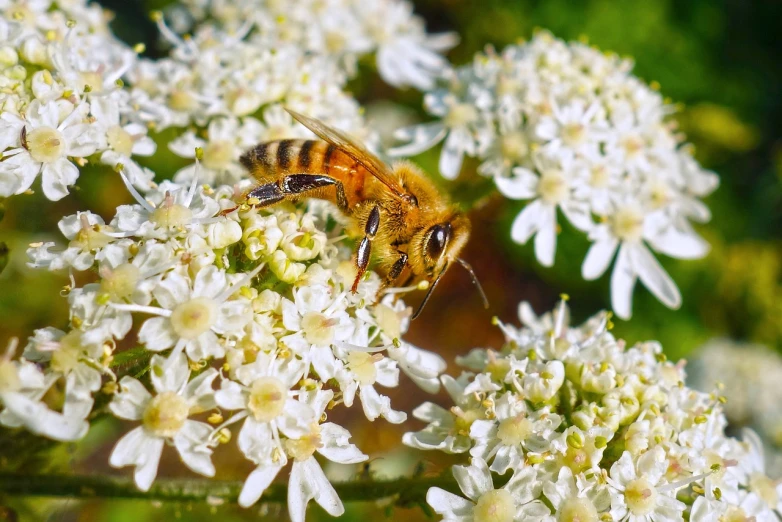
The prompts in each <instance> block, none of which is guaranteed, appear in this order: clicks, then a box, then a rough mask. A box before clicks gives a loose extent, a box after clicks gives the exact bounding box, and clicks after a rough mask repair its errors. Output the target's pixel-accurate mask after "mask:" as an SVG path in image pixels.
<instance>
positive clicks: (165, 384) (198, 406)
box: [109, 354, 217, 491]
mask: <svg viewBox="0 0 782 522" xmlns="http://www.w3.org/2000/svg"><path fill="white" fill-rule="evenodd" d="M215 377H217V371H216V370H214V369H213V368H209V369H207V370H206V371H204V372H203V373H201V374H199V375H198V376H197V377H194V378H193V379H190V368H189V367H188V364H187V359H186V358H185V356H184V355H182V354H175V355H174V356H173V357H172V358H171V359H169V360H166V359H163V358H162V357H160V356H158V355H155V356H154V357H152V362H151V371H150V379H151V381H152V386H153V387H154V388H155V392H156V394H155V395H154V396H153V395H152V394H150V393H149V392H148V391H147V390H146V388H144V385H143V384H141V383H140V382H139V381H138V380H136V379H134V378H133V377H129V376H125V377H123V378H122V380H121V381H120V383H119V386H120V391H119V392H118V393H117V394H116V395H115V397H114V399H113V400H112V401H111V404H109V409H110V410H111V412H112V413H113V414H114V415H116V416H117V417H120V418H122V419H127V420H135V421H141V425H140V426H138V427H137V428H135V429H133V430H132V431H130V432H129V433H127V434H126V435H125V436H124V437H122V438H121V439H120V440H119V441H118V442H117V445H116V446H114V450H113V451H112V452H111V457H110V458H109V463H110V464H111V465H112V466H114V467H117V468H119V467H122V466H135V467H136V469H135V472H134V475H133V478H134V480H135V482H136V486H138V488H139V489H140V490H142V491H147V490H149V488H150V486H152V483H153V482H154V480H155V476H157V469H158V463H159V462H160V455H161V453H162V451H163V446H164V445H165V444H166V443H167V442H168V443H173V445H174V447H175V448H176V449H177V452H178V453H179V456H180V457H181V458H182V462H184V463H185V465H187V467H189V468H190V469H192V470H193V471H195V472H196V473H200V474H202V475H206V476H207V477H211V476H214V473H215V469H214V465H213V464H212V460H211V455H212V449H211V448H210V447H209V445H208V440H209V435H210V434H211V433H212V428H211V427H209V425H208V424H205V423H203V422H198V421H194V420H190V419H189V417H190V415H192V414H193V413H198V412H201V411H205V410H208V409H210V408H213V407H214V391H213V390H212V381H213V380H214V378H215Z"/></svg>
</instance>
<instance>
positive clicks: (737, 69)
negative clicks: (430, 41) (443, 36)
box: [0, 0, 782, 522]
mask: <svg viewBox="0 0 782 522" xmlns="http://www.w3.org/2000/svg"><path fill="white" fill-rule="evenodd" d="M100 3H101V4H103V5H104V6H106V7H107V8H109V9H112V10H113V11H115V13H116V18H115V20H114V22H113V28H114V30H115V31H116V33H117V34H118V35H119V36H120V37H121V38H123V39H125V40H126V41H128V42H130V43H136V42H144V43H146V46H147V54H148V55H149V56H152V57H154V56H157V55H159V54H160V53H161V51H160V50H159V48H158V47H157V43H156V29H155V27H154V25H152V23H151V22H149V19H148V13H149V11H150V10H152V9H160V8H162V7H165V5H166V4H167V3H168V2H166V1H161V0H149V1H129V0H105V1H103V2H100ZM415 5H416V11H417V12H418V13H419V14H421V15H423V16H424V17H425V18H426V20H427V24H428V28H429V29H430V30H431V31H434V32H437V31H445V30H453V31H456V32H457V33H458V34H459V35H460V36H461V43H460V45H459V46H458V47H456V48H455V49H454V50H453V51H452V52H451V53H450V56H449V58H450V59H451V60H452V61H453V62H454V63H456V64H462V63H466V62H468V61H469V60H470V59H471V57H472V56H473V54H474V53H475V52H477V51H480V50H482V49H483V48H484V46H485V45H487V44H492V45H494V46H496V47H497V48H501V47H503V46H504V45H506V44H509V43H514V42H516V41H518V40H519V39H524V38H528V37H529V36H530V35H531V34H532V31H533V30H534V28H536V27H542V28H546V29H549V30H551V31H552V32H553V33H554V34H555V35H556V36H559V37H562V38H565V39H578V38H586V39H587V40H588V41H589V42H590V43H592V44H594V45H596V46H598V47H599V48H601V49H603V50H610V51H615V52H617V53H619V54H621V55H627V56H631V57H633V58H634V59H635V62H636V68H635V73H636V74H637V75H638V76H640V77H642V78H643V79H645V80H647V81H653V80H654V81H657V82H659V83H660V84H661V86H662V92H663V93H664V94H665V95H666V96H668V97H670V98H671V99H672V100H674V101H675V102H681V103H682V110H681V111H680V112H679V113H678V114H677V118H678V120H679V122H680V125H681V128H682V129H683V130H684V131H685V132H686V133H687V135H688V139H689V140H690V141H691V142H692V143H693V144H695V146H696V156H697V158H698V159H699V161H700V162H701V163H702V164H703V165H704V166H705V167H707V168H709V169H713V170H715V171H716V172H718V173H719V174H720V178H721V186H720V188H719V189H718V190H717V191H716V192H715V194H713V195H712V196H711V197H709V198H708V199H707V201H706V203H707V204H708V206H709V207H710V208H711V211H712V213H713V220H712V222H711V223H709V224H707V225H705V226H702V227H700V228H699V230H700V232H701V233H702V234H703V235H704V236H705V237H706V238H707V239H708V240H709V242H710V243H711V245H712V252H711V253H710V255H709V256H708V257H707V258H705V259H703V260H700V261H676V260H672V259H668V258H664V257H663V256H660V259H661V262H662V264H663V266H664V267H665V268H666V270H668V271H669V273H670V274H671V276H672V277H673V279H674V280H675V281H676V283H677V284H678V286H679V288H680V290H681V292H682V295H683V298H684V304H683V306H682V308H681V309H680V310H676V311H672V310H668V309H667V308H665V307H664V306H663V305H662V304H660V303H659V302H657V301H656V300H655V299H654V298H653V297H652V296H651V295H650V294H649V293H648V292H647V291H646V290H645V289H643V288H641V287H639V288H637V290H636V292H635V297H634V303H633V307H634V313H633V319H632V320H631V321H628V322H624V321H619V320H617V321H615V322H616V329H615V332H616V334H617V335H618V336H620V337H623V338H625V339H627V340H628V342H631V343H632V342H635V341H638V340H646V339H657V340H659V341H661V342H662V343H663V346H664V347H665V350H666V352H667V354H668V356H669V357H671V358H674V359H678V358H682V357H687V356H688V354H690V353H691V352H692V351H693V350H694V349H696V348H697V347H698V346H699V345H701V344H702V343H703V342H704V341H706V340H707V339H709V338H712V337H715V336H727V337H732V338H735V339H742V340H749V341H753V342H758V343H763V344H766V345H767V346H770V347H771V348H773V349H775V350H777V351H782V299H780V297H782V292H780V290H781V289H782V190H780V189H781V188H782V133H780V130H781V129H780V127H782V103H780V100H781V98H782V97H781V96H780V94H782V59H780V57H782V40H780V39H779V37H778V31H779V21H780V20H782V3H780V2H778V1H766V2H763V1H755V2H749V1H742V0H723V1H715V0H690V1H688V2H680V1H674V0H645V1H609V0H541V1H533V0H483V1H481V2H474V1H468V0H420V1H417V2H415ZM362 68H363V69H362V76H361V78H360V80H357V81H355V82H354V83H352V84H351V89H352V90H353V92H354V93H355V94H356V96H357V98H358V99H359V100H360V101H361V103H362V104H364V105H367V106H369V107H370V108H371V107H372V105H373V104H374V103H375V102H376V101H378V100H391V101H393V102H395V103H398V104H401V105H404V106H407V107H409V108H410V109H411V110H412V111H414V114H416V115H417V117H419V118H421V119H426V116H425V115H424V114H423V113H422V112H421V95H420V93H417V92H415V91H412V90H410V91H397V90H395V89H392V88H390V87H388V86H386V85H385V84H384V83H383V82H382V81H381V80H380V79H379V78H378V77H377V75H376V74H374V72H373V71H372V70H371V64H369V63H368V64H366V65H362ZM164 149H165V147H162V148H161V151H160V153H159V154H158V155H157V156H158V157H157V159H156V160H155V162H154V163H150V164H149V165H150V166H151V167H152V168H154V169H155V170H156V171H157V172H158V175H164V174H165V173H166V172H168V173H173V172H175V171H176V170H177V169H178V168H179V167H180V166H181V165H183V164H184V163H182V161H181V160H179V159H177V158H175V157H174V156H173V155H170V154H168V153H165V152H164ZM418 160H419V161H420V162H421V163H422V164H423V165H424V166H425V167H427V168H428V169H429V171H430V172H435V171H436V162H437V151H433V152H431V153H427V154H425V155H424V156H422V157H420V158H418ZM476 166H477V164H475V163H470V162H468V163H467V164H466V166H465V170H464V171H463V172H462V175H461V177H460V178H459V180H458V181H457V182H455V183H453V184H445V183H443V188H444V190H447V191H449V192H452V193H453V194H456V195H457V198H458V196H459V195H460V194H464V193H466V192H467V188H469V189H470V191H474V190H475V186H476V184H480V183H482V181H481V180H480V179H478V177H477V175H476V174H475V171H474V170H475V167H476ZM487 193H488V191H487ZM129 201H130V198H129V196H128V194H127V193H126V191H125V190H124V189H123V187H122V185H121V184H120V183H119V181H118V179H117V177H116V175H114V174H113V173H112V172H111V171H109V170H104V169H101V168H99V167H94V168H91V170H88V171H87V172H85V173H84V174H83V175H82V177H81V178H80V180H79V187H78V190H77V191H75V192H74V194H73V197H70V198H66V199H65V200H63V201H60V202H57V203H50V202H48V201H45V200H44V199H43V198H42V196H41V195H38V194H36V195H33V196H19V197H16V198H14V199H12V200H10V201H7V202H6V204H5V205H6V208H5V218H4V219H3V220H2V222H0V241H4V242H6V243H7V244H8V246H9V247H10V249H11V253H10V259H9V262H8V267H7V268H6V269H5V271H4V272H3V273H2V274H0V317H2V318H3V319H2V322H1V323H0V343H2V345H5V342H6V340H7V339H8V338H9V337H11V336H19V337H21V338H25V337H26V336H28V335H30V333H31V332H32V330H33V329H35V328H40V327H43V326H48V325H53V326H63V325H65V323H66V321H67V306H66V303H65V299H63V298H61V297H60V296H59V291H60V289H61V287H62V286H63V285H65V284H67V279H66V277H65V276H64V275H62V274H49V273H45V272H39V271H31V270H29V269H27V268H26V267H25V262H26V257H25V254H24V250H25V248H26V245H27V244H28V243H30V242H32V241H40V240H42V239H45V238H56V237H57V235H56V223H57V221H58V219H59V218H60V217H61V216H63V215H66V214H70V213H73V212H75V211H76V210H81V209H91V210H93V211H95V212H97V213H99V214H101V215H103V216H104V218H106V219H109V218H110V217H111V216H112V215H113V210H114V209H115V208H116V206H117V205H118V204H120V203H124V202H129ZM520 208H521V204H518V203H516V202H510V201H507V200H503V199H501V198H499V197H497V196H491V195H487V196H486V197H483V198H481V199H480V200H479V201H478V206H477V208H476V209H475V210H474V211H473V214H472V217H473V220H474V228H475V229H476V230H477V231H478V233H476V234H475V236H476V237H474V238H473V241H472V242H471V244H470V245H469V247H468V250H467V252H466V253H465V258H466V259H468V260H469V261H470V262H471V263H472V264H473V266H474V268H475V271H476V272H477V274H478V276H479V278H480V279H481V282H482V283H483V285H484V287H485V288H486V291H487V294H488V296H489V299H490V301H491V305H492V306H491V309H490V310H489V311H488V312H487V311H485V310H483V308H482V307H481V304H480V300H479V299H478V296H477V294H476V293H475V291H474V289H473V288H472V286H471V285H470V282H469V279H468V278H467V276H466V274H464V273H462V272H461V271H457V270H452V271H450V272H449V274H448V275H447V277H446V278H445V279H444V281H443V283H442V285H441V287H440V288H438V291H437V292H436V293H435V294H434V296H433V298H432V300H431V301H430V303H429V305H428V306H427V309H426V310H425V312H424V313H423V314H422V316H421V318H420V319H419V320H418V321H416V322H415V323H414V324H413V325H412V326H411V329H410V332H409V334H408V336H407V339H408V340H410V341H411V342H413V343H416V344H418V345H419V346H422V347H424V348H427V349H431V350H436V351H438V352H440V353H442V354H443V355H444V356H445V357H446V359H448V360H452V359H453V357H454V356H455V355H458V354H464V353H465V352H466V351H467V350H469V349H470V348H472V347H475V346H494V347H499V345H500V344H501V342H502V337H501V335H500V333H499V331H498V330H497V329H496V328H495V327H493V326H491V324H490V319H491V316H492V315H497V316H499V317H500V318H501V319H503V320H505V321H508V322H512V323H517V322H518V319H517V315H516V306H517V304H518V302H519V301H521V300H528V301H530V302H531V303H532V305H533V306H534V308H535V309H536V310H537V311H538V312H543V311H546V310H549V309H550V308H552V307H553V305H554V304H555V302H556V300H557V299H558V296H559V294H560V293H562V292H566V293H568V294H569V295H570V297H571V305H572V309H573V314H574V316H575V320H576V321H580V320H582V319H585V318H586V317H588V316H589V315H592V314H593V313H595V312H597V311H599V310H601V309H603V308H607V307H609V305H610V300H609V285H608V275H607V274H606V275H605V276H604V277H603V278H601V279H600V280H598V281H596V282H585V281H583V280H582V279H581V276H580V266H581V263H582V261H583V258H584V255H585V253H586V250H587V247H588V242H587V241H586V239H585V238H584V237H583V235H581V234H579V233H576V232H574V231H572V230H568V229H565V230H564V231H563V233H562V235H561V237H560V242H559V248H558V250H557V258H556V263H555V265H554V267H553V268H551V269H545V268H543V267H541V266H540V265H539V264H538V263H537V262H536V261H535V259H534V255H533V253H532V245H531V244H530V245H527V246H525V247H520V246H518V245H514V244H512V243H511V242H510V239H509V230H510V223H511V221H512V219H513V217H514V216H515V215H516V214H517V213H518V211H519V210H520ZM478 236H479V237H480V239H478ZM416 298H417V297H416ZM413 299H414V297H411V298H410V300H411V301H412V300H413ZM451 370H452V371H457V370H456V368H455V367H451ZM405 388H408V389H409V386H408V383H403V386H402V388H400V389H398V390H395V391H396V393H392V394H391V397H392V402H393V404H394V405H395V407H397V408H398V409H402V410H406V411H411V410H412V408H413V407H415V406H416V405H417V404H419V403H421V402H423V401H424V400H427V399H428V397H425V396H424V394H423V393H422V392H421V393H409V392H408V393H404V392H403V391H401V390H404V389H405ZM440 402H441V403H443V404H445V403H446V401H445V400H441V401H440ZM335 413H337V412H335ZM339 414H341V417H340V416H339ZM339 414H338V415H337V417H336V419H335V420H336V422H340V423H343V424H344V425H346V426H347V427H349V428H350V429H351V431H352V432H353V434H354V440H355V442H357V443H358V444H359V447H361V448H362V449H363V450H364V451H365V452H367V453H369V454H370V456H371V457H372V458H374V459H376V460H374V461H373V464H372V468H373V469H374V470H376V472H377V473H379V474H382V473H385V474H387V475H391V476H395V475H398V474H401V473H405V472H411V470H412V469H413V468H414V467H415V466H416V464H417V463H420V462H422V461H423V462H424V464H425V469H427V470H431V472H433V473H436V472H439V470H440V469H442V467H443V466H444V465H445V463H446V462H447V461H446V460H445V459H444V457H443V456H441V455H435V454H424V453H412V452H402V453H399V452H398V449H399V448H398V447H399V445H400V442H399V441H400V437H401V434H402V433H403V432H404V431H408V430H411V429H419V428H420V427H421V426H420V423H417V422H414V421H408V422H407V423H405V424H403V425H401V426H391V425H389V424H387V423H384V422H382V421H379V422H375V423H372V424H369V423H367V422H366V421H365V420H364V418H363V415H361V413H360V411H359V410H356V409H355V408H354V410H353V411H351V412H350V415H345V412H344V411H342V412H339ZM121 429H122V427H121V426H119V425H113V424H110V423H105V424H104V425H102V426H101V427H100V428H99V429H97V430H93V432H91V435H90V440H91V441H92V442H90V441H87V442H83V443H81V444H79V445H78V446H73V447H69V448H64V449H63V450H62V451H60V452H59V457H58V460H59V461H60V462H62V461H67V462H74V463H77V464H74V466H75V467H76V468H77V469H78V470H81V471H85V472H86V471H95V470H102V471H107V472H108V471H109V470H108V469H107V464H106V459H107V455H108V452H109V451H110V449H111V444H112V441H113V440H116V435H117V434H118V433H120V430H121ZM0 442H1V441H0ZM90 444H98V445H99V446H100V447H101V449H100V450H99V451H98V452H97V453H93V454H86V453H84V451H85V448H86V447H89V446H90ZM222 449H225V448H222ZM394 449H396V450H397V453H396V454H389V453H388V452H390V451H392V450H394ZM171 453H173V452H171ZM171 453H168V452H166V454H165V455H164V461H163V467H162V469H161V476H187V474H186V472H183V470H182V469H181V465H179V464H178V463H177V462H176V458H175V457H174V456H173V455H172V454H171ZM216 460H217V462H218V466H217V467H218V478H223V479H241V478H243V477H244V476H246V474H247V473H248V472H249V469H250V468H249V467H248V466H247V463H244V462H242V461H241V458H240V457H239V456H238V455H234V454H231V453H230V452H228V451H223V452H222V454H221V453H220V451H219V450H218V453H217V455H216ZM111 472H113V473H122V474H123V475H126V476H129V474H130V472H129V470H124V471H122V472H117V471H111ZM357 472H358V469H352V468H349V469H343V470H341V473H342V476H343V477H344V478H348V477H349V476H351V475H353V474H355V473H357ZM14 504H15V508H16V509H18V515H19V516H21V518H22V519H29V520H38V519H41V518H43V519H46V520H62V521H70V520H72V521H77V520H78V521H81V520H85V521H86V520H91V521H92V520H111V521H117V522H123V521H126V520H127V521H131V520H133V521H136V520H170V519H171V518H172V517H174V518H180V519H182V520H210V519H212V518H213V517H214V513H215V512H217V513H218V514H219V516H220V517H221V518H222V519H223V520H226V521H232V520H250V519H258V518H259V516H258V515H259V512H258V509H252V510H249V511H244V510H240V509H239V508H234V507H209V506H197V505H174V504H165V505H161V506H151V505H150V504H149V503H144V502H86V503H75V502H73V501H69V502H53V501H52V502H40V501H35V502H24V503H20V502H15V503H14ZM347 508H348V512H347V515H346V519H347V520H364V519H366V518H368V517H381V518H382V517H383V516H385V515H384V513H385V512H384V510H383V509H382V508H377V507H375V506H371V505H368V504H351V505H349V506H347ZM281 513H284V510H283V511H281V512H276V511H274V510H273V509H272V510H271V511H269V512H268V513H266V515H267V517H266V518H267V519H268V520H277V519H280V518H282V517H284V514H281ZM316 513H320V512H317V511H316V510H312V511H311V514H312V515H313V516H312V519H318V518H319V517H318V515H316ZM390 516H391V518H392V519H401V518H402V517H403V516H404V517H407V518H409V519H410V520H417V519H423V518H424V517H423V514H422V513H421V512H420V510H409V511H408V510H400V509H396V510H395V511H393V513H392V514H391V515H390ZM260 518H264V517H260ZM323 518H324V519H328V518H329V517H328V516H325V515H324V516H323ZM0 520H2V512H1V511H0Z"/></svg>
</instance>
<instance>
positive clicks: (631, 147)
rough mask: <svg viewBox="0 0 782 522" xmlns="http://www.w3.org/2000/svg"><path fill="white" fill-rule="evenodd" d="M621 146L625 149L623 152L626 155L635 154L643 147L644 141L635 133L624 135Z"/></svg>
mask: <svg viewBox="0 0 782 522" xmlns="http://www.w3.org/2000/svg"><path fill="white" fill-rule="evenodd" d="M622 146H623V147H624V149H625V153H626V154H627V155H628V156H635V155H636V154H638V153H639V152H640V151H641V150H643V148H644V143H643V141H641V138H640V137H638V136H636V135H633V134H631V135H629V136H626V137H625V138H624V139H623V140H622Z"/></svg>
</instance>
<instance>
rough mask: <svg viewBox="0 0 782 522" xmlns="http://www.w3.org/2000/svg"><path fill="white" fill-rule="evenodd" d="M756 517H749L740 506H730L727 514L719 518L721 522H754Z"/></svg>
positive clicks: (726, 511)
mask: <svg viewBox="0 0 782 522" xmlns="http://www.w3.org/2000/svg"><path fill="white" fill-rule="evenodd" d="M755 520H756V519H755V517H752V518H750V517H748V516H747V514H746V513H745V512H744V510H743V509H741V508H740V507H738V506H728V508H727V509H726V510H725V513H723V514H722V516H720V518H719V522H754V521H755Z"/></svg>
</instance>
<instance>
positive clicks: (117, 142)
mask: <svg viewBox="0 0 782 522" xmlns="http://www.w3.org/2000/svg"><path fill="white" fill-rule="evenodd" d="M106 139H107V140H108V142H109V148H111V149H112V150H114V151H116V152H119V153H120V154H122V155H123V156H130V154H131V153H132V152H133V136H131V135H130V133H129V132H128V131H126V130H125V129H123V128H122V127H120V126H119V125H114V126H113V127H111V128H110V129H109V130H107V131H106Z"/></svg>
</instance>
